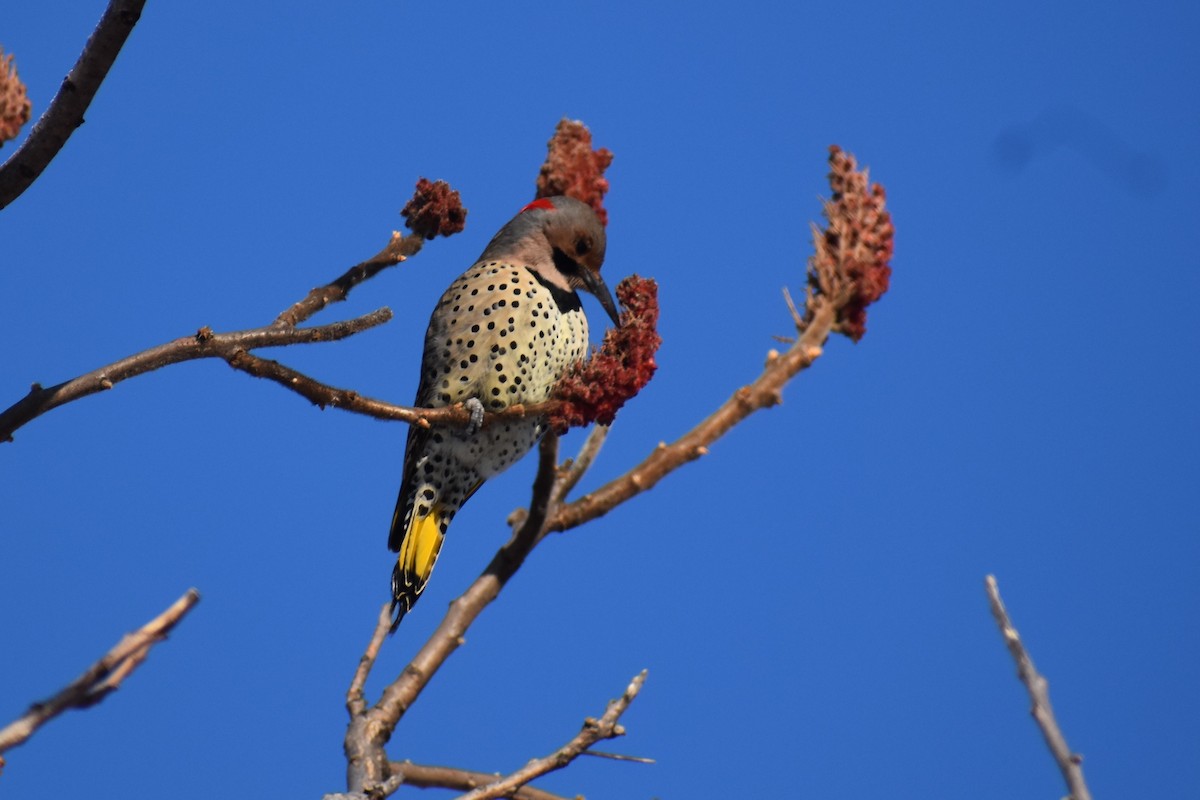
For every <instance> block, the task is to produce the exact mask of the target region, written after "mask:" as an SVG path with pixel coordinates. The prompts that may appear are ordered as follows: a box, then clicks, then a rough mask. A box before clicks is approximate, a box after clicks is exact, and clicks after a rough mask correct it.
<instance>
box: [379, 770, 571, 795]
mask: <svg viewBox="0 0 1200 800" xmlns="http://www.w3.org/2000/svg"><path fill="white" fill-rule="evenodd" d="M390 768H391V770H392V775H393V776H394V777H395V779H396V780H395V782H396V787H395V788H399V787H400V786H402V785H403V786H416V787H419V788H421V789H458V790H459V791H464V792H466V791H470V790H472V789H476V788H478V787H480V786H486V785H488V784H489V783H493V782H494V781H496V779H498V778H500V777H501V776H500V775H499V774H488V773H486V772H472V771H470V770H465V769H457V768H455V767H436V766H429V765H424V764H414V763H412V762H411V761H403V762H395V761H393V762H392V763H391V765H390ZM392 791H395V789H393V790H392ZM385 796H386V795H385ZM508 796H509V797H512V798H514V799H515V800H567V798H565V797H562V796H561V795H557V794H551V793H550V792H545V791H542V790H541V789H535V788H533V787H532V786H524V787H522V788H520V789H517V790H516V791H515V792H513V793H512V794H510V795H508Z"/></svg>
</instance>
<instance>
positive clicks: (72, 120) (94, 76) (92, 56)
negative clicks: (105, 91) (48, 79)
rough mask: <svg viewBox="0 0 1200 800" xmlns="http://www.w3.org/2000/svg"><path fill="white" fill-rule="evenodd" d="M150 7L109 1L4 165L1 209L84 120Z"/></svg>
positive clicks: (136, 1) (138, 1) (133, 0)
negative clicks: (58, 84)
mask: <svg viewBox="0 0 1200 800" xmlns="http://www.w3.org/2000/svg"><path fill="white" fill-rule="evenodd" d="M145 5H146V0H112V2H110V3H109V4H108V8H106V9H105V10H104V14H103V15H102V16H101V17H100V22H99V23H98V24H97V25H96V29H95V30H94V31H93V32H92V35H91V36H89V37H88V40H87V44H85V45H84V46H83V52H82V53H80V55H79V60H78V61H76V62H75V66H74V67H72V68H71V71H70V72H68V73H67V77H66V78H64V79H63V82H62V86H61V87H59V90H58V94H56V95H55V96H54V99H53V100H52V101H50V105H49V106H48V107H47V108H46V112H45V113H44V114H42V116H41V118H40V119H38V121H37V122H36V123H35V124H34V126H33V128H32V129H31V130H30V132H29V136H28V138H26V139H25V141H24V142H22V144H21V146H20V147H19V148H17V150H16V152H14V153H13V154H12V155H11V156H10V157H9V159H8V160H7V161H5V162H4V164H3V165H0V208H4V207H5V206H7V205H8V204H9V203H11V202H12V201H13V200H16V199H17V198H18V197H20V196H21V193H22V192H24V191H25V190H26V189H28V188H29V187H30V185H32V184H33V182H34V181H35V180H37V177H38V176H39V175H41V174H42V171H43V170H45V169H46V167H47V165H49V163H50V162H51V161H52V160H53V159H54V157H55V156H56V155H58V151H59V150H61V149H62V148H63V145H65V144H66V143H67V139H69V138H70V137H71V134H72V133H74V132H75V129H76V128H78V127H79V126H80V125H82V124H83V115H84V112H86V111H87V108H88V106H89V105H91V103H92V98H94V97H95V96H96V91H97V90H98V89H99V88H100V84H101V83H103V82H104V78H105V77H106V76H107V75H108V70H109V68H111V67H112V65H113V62H114V61H116V59H117V54H118V53H120V52H121V48H122V47H123V46H124V45H125V41H126V40H127V39H128V38H129V34H130V33H132V32H133V26H134V25H136V24H137V21H138V19H139V18H140V17H141V15H142V8H143V7H144V6H145Z"/></svg>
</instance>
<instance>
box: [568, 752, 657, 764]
mask: <svg viewBox="0 0 1200 800" xmlns="http://www.w3.org/2000/svg"><path fill="white" fill-rule="evenodd" d="M579 755H581V756H591V757H593V758H608V759H612V760H613V761H632V762H633V763H635V764H657V763H658V762H657V761H655V760H654V759H653V758H647V757H646V756H628V755H625V754H624V753H605V752H602V751H600V750H585V751H583V752H582V753H580V754H579Z"/></svg>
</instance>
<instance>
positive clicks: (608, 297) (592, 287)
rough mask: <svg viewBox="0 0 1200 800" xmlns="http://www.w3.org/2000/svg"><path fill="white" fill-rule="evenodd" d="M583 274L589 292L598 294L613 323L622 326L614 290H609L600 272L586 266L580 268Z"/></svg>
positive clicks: (585, 286)
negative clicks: (613, 294)
mask: <svg viewBox="0 0 1200 800" xmlns="http://www.w3.org/2000/svg"><path fill="white" fill-rule="evenodd" d="M579 272H580V274H581V275H582V276H583V285H584V288H586V289H587V290H588V291H589V292H591V293H592V294H594V295H595V296H596V299H597V300H599V301H600V305H602V306H604V310H605V311H607V312H608V316H609V317H611V318H612V321H613V325H616V326H618V327H620V325H621V317H620V316H619V315H618V314H617V303H616V301H615V300H613V296H612V292H610V291H609V290H608V286H607V285H606V284H605V283H604V278H601V277H600V273H599V272H593V271H592V270H590V269H588V268H587V267H584V268H583V269H581V270H579Z"/></svg>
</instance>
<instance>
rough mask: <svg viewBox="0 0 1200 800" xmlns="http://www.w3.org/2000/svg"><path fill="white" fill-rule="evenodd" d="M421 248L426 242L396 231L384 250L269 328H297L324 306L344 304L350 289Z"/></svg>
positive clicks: (290, 309) (312, 293)
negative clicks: (342, 302) (295, 326)
mask: <svg viewBox="0 0 1200 800" xmlns="http://www.w3.org/2000/svg"><path fill="white" fill-rule="evenodd" d="M424 244H425V240H424V239H423V238H422V237H420V236H417V235H416V234H410V235H408V236H404V235H403V234H401V233H400V232H399V231H392V239H391V241H389V242H388V244H387V246H386V247H384V248H383V249H382V250H380V251H379V252H378V253H376V254H375V255H373V256H371V257H370V258H368V259H367V260H366V261H363V262H361V263H358V264H355V265H354V266H353V267H351V268H350V269H348V270H346V271H345V272H344V273H343V274H342V275H341V277H339V278H338V279H337V280H335V281H332V282H331V283H327V284H325V285H324V286H318V287H317V288H315V289H313V290H312V291H310V292H309V293H308V295H307V296H306V297H305V298H304V299H303V300H300V301H299V302H297V303H294V304H293V305H291V306H290V307H288V309H287V310H285V311H283V312H281V313H280V314H279V316H278V317H276V318H275V321H274V322H273V323H272V326H273V327H277V328H281V327H282V328H288V327H292V326H294V325H299V324H300V323H301V322H304V321H305V320H306V319H308V318H309V317H311V316H312V315H313V314H316V313H317V312H318V311H320V310H321V309H323V308H325V307H326V306H328V305H331V304H333V303H338V302H341V301H342V300H345V299H346V297H347V296H349V294H350V290H351V289H353V288H354V287H355V286H357V285H358V284H360V283H362V282H363V281H367V280H370V279H371V278H373V277H375V276H376V275H377V274H379V272H380V270H383V269H386V268H387V267H392V266H395V265H396V264H399V263H400V262H401V261H404V260H406V259H408V258H411V257H412V256H415V255H416V254H417V253H419V252H421V247H422V246H423V245H424Z"/></svg>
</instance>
